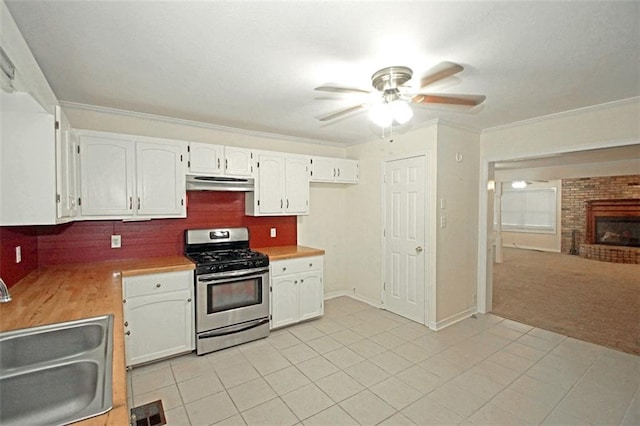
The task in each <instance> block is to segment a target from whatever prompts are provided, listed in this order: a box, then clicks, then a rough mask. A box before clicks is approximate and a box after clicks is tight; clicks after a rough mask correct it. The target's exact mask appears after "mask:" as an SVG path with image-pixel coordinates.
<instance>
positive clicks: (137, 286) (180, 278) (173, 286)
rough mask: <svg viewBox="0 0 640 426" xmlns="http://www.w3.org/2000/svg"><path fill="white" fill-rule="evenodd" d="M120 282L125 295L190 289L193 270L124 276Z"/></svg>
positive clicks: (191, 287) (131, 295)
mask: <svg viewBox="0 0 640 426" xmlns="http://www.w3.org/2000/svg"><path fill="white" fill-rule="evenodd" d="M122 284H123V286H124V296H125V297H135V296H145V295H149V294H160V293H167V292H170V291H176V290H189V291H191V290H192V289H193V271H177V272H166V273H162V274H149V275H137V276H134V277H124V278H123V280H122Z"/></svg>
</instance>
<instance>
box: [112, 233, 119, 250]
mask: <svg viewBox="0 0 640 426" xmlns="http://www.w3.org/2000/svg"><path fill="white" fill-rule="evenodd" d="M120 247H122V237H121V236H120V235H112V236H111V248H120Z"/></svg>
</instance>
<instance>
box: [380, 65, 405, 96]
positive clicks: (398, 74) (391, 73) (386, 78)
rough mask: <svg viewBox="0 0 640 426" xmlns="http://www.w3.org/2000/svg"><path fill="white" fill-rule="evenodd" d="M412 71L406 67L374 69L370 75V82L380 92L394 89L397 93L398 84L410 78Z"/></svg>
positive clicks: (400, 84)
mask: <svg viewBox="0 0 640 426" xmlns="http://www.w3.org/2000/svg"><path fill="white" fill-rule="evenodd" d="M411 76H413V71H411V68H408V67H387V68H382V69H381V70H379V71H376V72H375V73H374V74H373V75H372V76H371V84H372V85H373V87H375V88H376V89H377V90H379V91H381V92H385V93H386V92H387V91H389V90H394V89H395V90H394V92H396V93H397V88H398V86H402V85H403V84H404V83H406V82H407V81H409V80H411Z"/></svg>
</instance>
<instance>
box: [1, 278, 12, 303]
mask: <svg viewBox="0 0 640 426" xmlns="http://www.w3.org/2000/svg"><path fill="white" fill-rule="evenodd" d="M10 301H11V295H10V294H9V289H8V288H7V285H6V284H5V283H4V281H2V278H0V303H6V302H10Z"/></svg>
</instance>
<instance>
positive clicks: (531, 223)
mask: <svg viewBox="0 0 640 426" xmlns="http://www.w3.org/2000/svg"><path fill="white" fill-rule="evenodd" d="M556 199H557V196H556V188H544V189H527V188H524V189H519V190H505V191H504V192H503V193H502V229H503V230H504V231H510V232H540V233H549V234H555V232H556Z"/></svg>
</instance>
